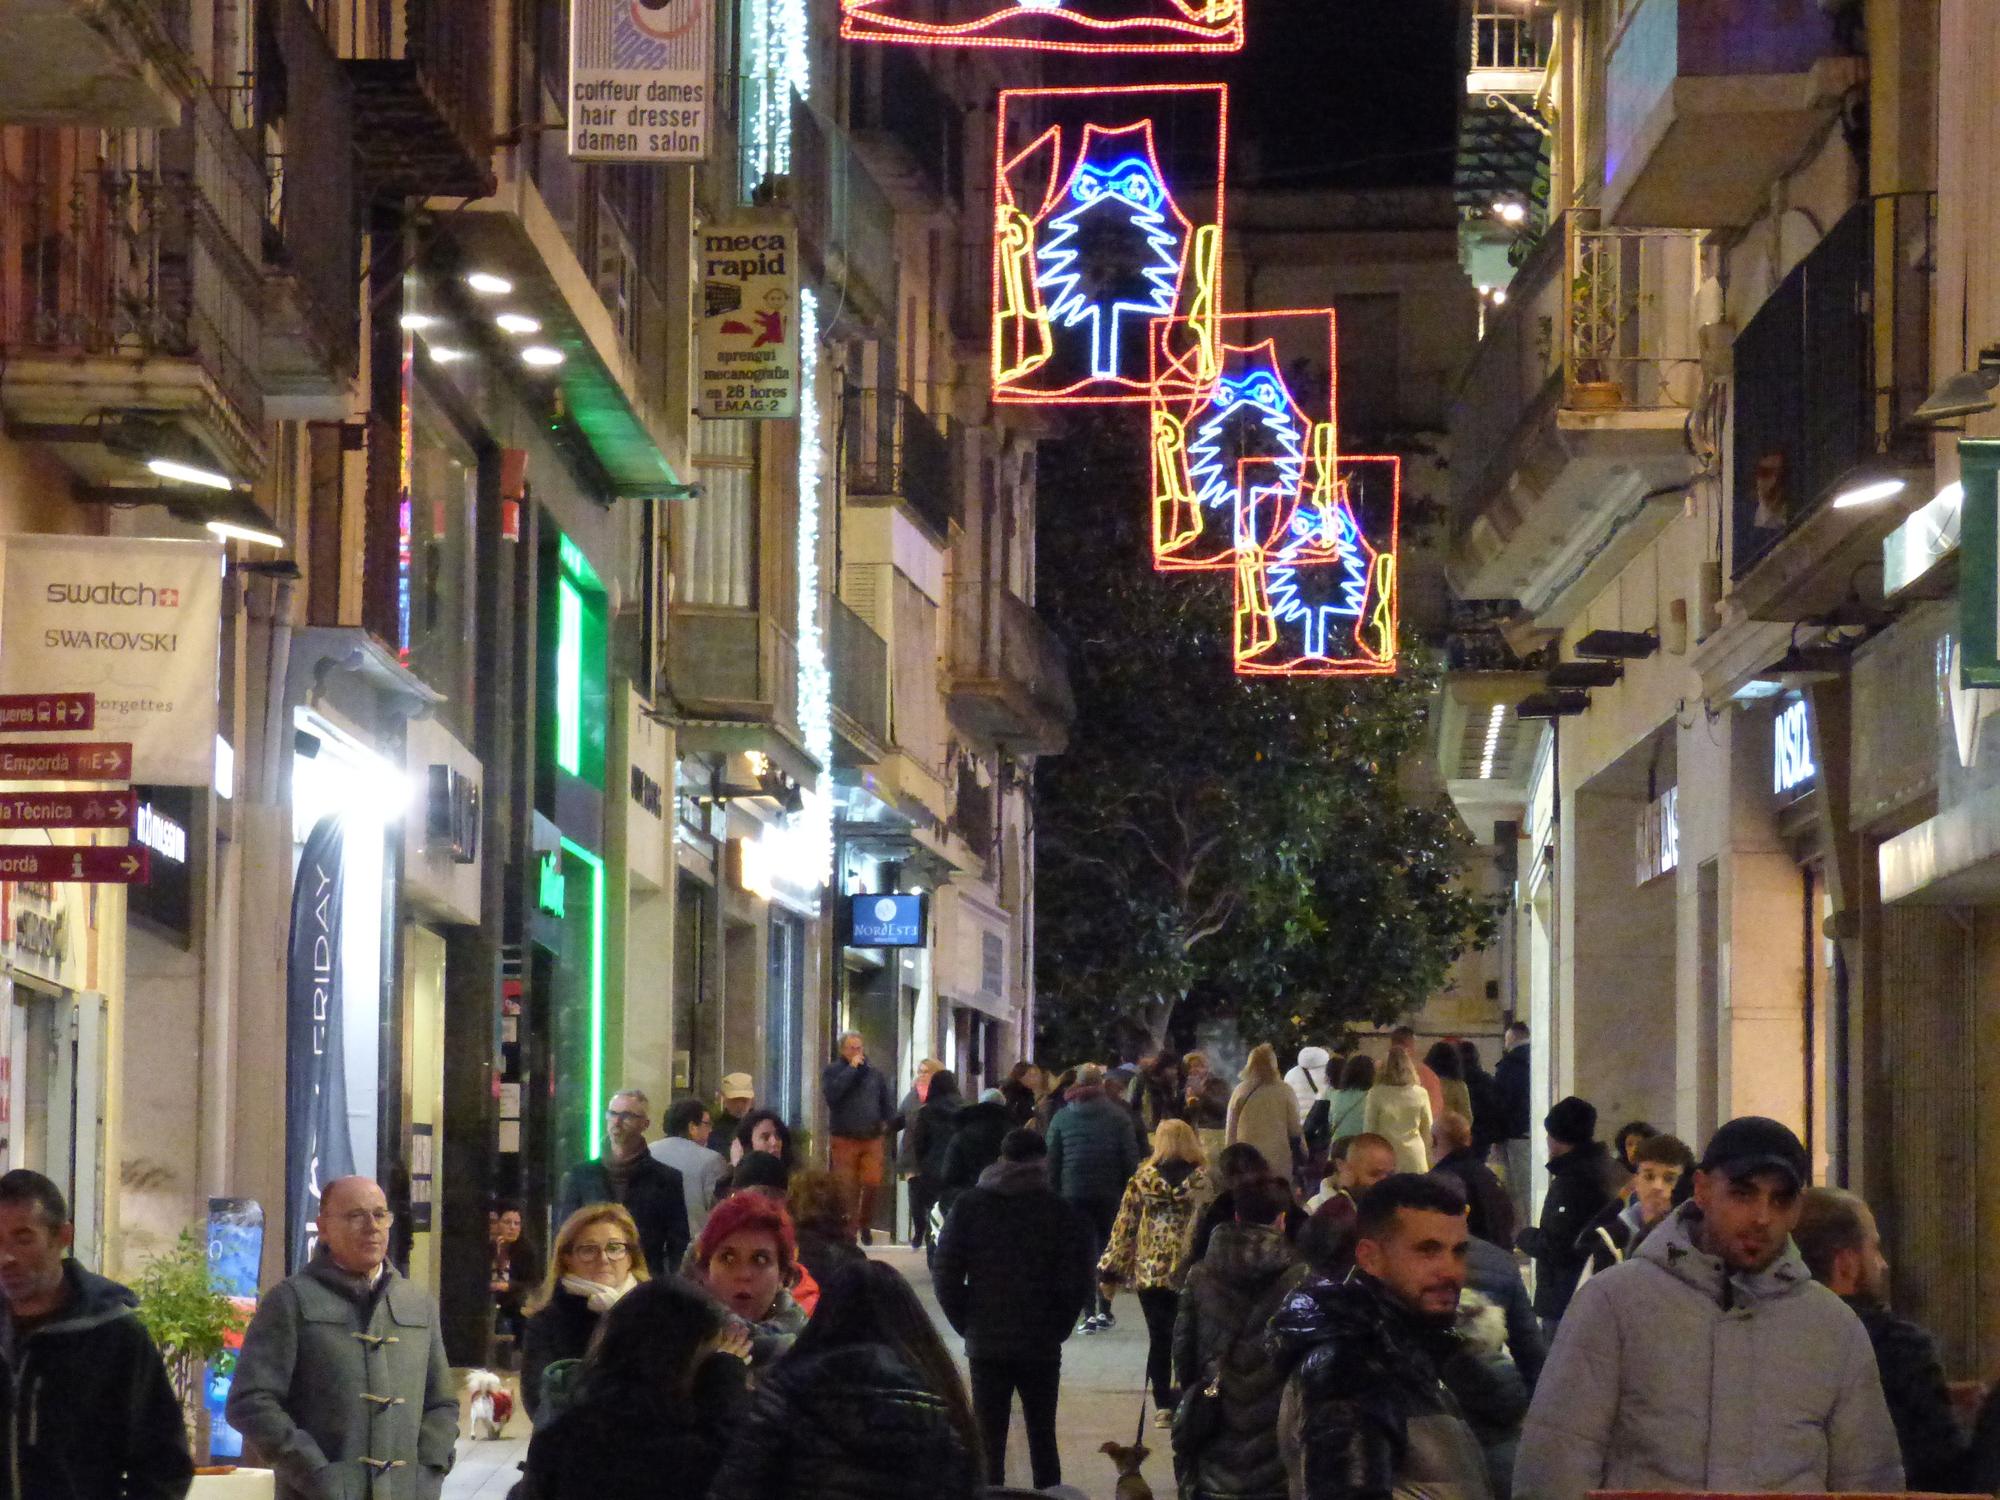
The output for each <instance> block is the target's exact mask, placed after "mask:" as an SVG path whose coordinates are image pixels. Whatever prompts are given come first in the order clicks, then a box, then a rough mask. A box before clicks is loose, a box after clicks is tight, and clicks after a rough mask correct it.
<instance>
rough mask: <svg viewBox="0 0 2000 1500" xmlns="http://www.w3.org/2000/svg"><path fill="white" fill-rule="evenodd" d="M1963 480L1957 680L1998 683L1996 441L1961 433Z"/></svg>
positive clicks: (1999, 459) (1999, 492)
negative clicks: (1968, 436)
mask: <svg viewBox="0 0 2000 1500" xmlns="http://www.w3.org/2000/svg"><path fill="white" fill-rule="evenodd" d="M1958 472H1959V479H1960V481H1961V482H1962V483H1963V484H1964V486H1965V498H1964V509H1963V510H1962V511H1961V512H1960V513H1959V523H1958V555H1959V568H1958V609H1959V619H1958V628H1959V639H1960V642H1961V645H1962V650H1961V652H1960V655H1959V663H1958V680H1959V685H1960V686H1961V687H1969V688H1991V687H2000V441H1995V440H1993V439H1990V438H1960V439H1959V441H1958Z"/></svg>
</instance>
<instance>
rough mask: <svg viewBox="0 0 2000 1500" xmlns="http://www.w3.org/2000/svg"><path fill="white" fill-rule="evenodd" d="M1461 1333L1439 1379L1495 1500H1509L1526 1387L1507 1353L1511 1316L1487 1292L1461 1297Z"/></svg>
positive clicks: (1469, 1292) (1469, 1291) (1466, 1292)
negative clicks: (1481, 1456) (1480, 1454)
mask: <svg viewBox="0 0 2000 1500" xmlns="http://www.w3.org/2000/svg"><path fill="white" fill-rule="evenodd" d="M1457 1328H1458V1336H1459V1342H1460V1344H1461V1345H1462V1350H1461V1352H1460V1353H1459V1354H1458V1355H1457V1356H1455V1357H1454V1358H1452V1359H1450V1360H1448V1361H1446V1363H1445V1364H1444V1365H1443V1367H1442V1368H1441V1369H1440V1370H1439V1372H1438V1373H1439V1375H1440V1376H1441V1377H1442V1378H1443V1380H1444V1383H1445V1385H1446V1386H1447V1387H1449V1388H1450V1390H1451V1393H1452V1395H1454V1396H1456V1397H1457V1398H1458V1409H1459V1410H1460V1411H1462V1412H1463V1413H1465V1420H1466V1422H1467V1423H1468V1424H1469V1425H1470V1426H1471V1428H1472V1432H1473V1436H1475V1437H1477V1438H1478V1439H1479V1446H1480V1447H1481V1448H1482V1449H1483V1450H1485V1453H1486V1479H1487V1483H1488V1484H1490V1485H1491V1486H1492V1487H1493V1493H1494V1495H1495V1496H1496V1497H1497V1500H1508V1497H1509V1495H1510V1494H1511V1492H1512V1490H1513V1484H1514V1456H1515V1453H1516V1452H1517V1450H1518V1449H1519V1448H1520V1444H1521V1418H1522V1417H1523V1416H1524V1415H1526V1414H1527V1410H1528V1384H1527V1381H1526V1379H1525V1378H1524V1377H1523V1376H1522V1374H1521V1370H1520V1368H1519V1366H1517V1365H1516V1364H1515V1363H1514V1358H1513V1355H1512V1354H1511V1353H1510V1352H1509V1350H1508V1346H1507V1315H1506V1314H1505V1312H1503V1311H1502V1310H1501V1308H1500V1307H1499V1306H1498V1305H1497V1304H1496V1303H1494V1302H1493V1301H1492V1299H1490V1298H1489V1297H1487V1295H1486V1294H1485V1293H1484V1292H1480V1291H1475V1290H1474V1289H1473V1288H1471V1287H1467V1288H1466V1289H1465V1290H1464V1291H1463V1292H1462V1293H1460V1294H1459V1299H1458V1324H1457Z"/></svg>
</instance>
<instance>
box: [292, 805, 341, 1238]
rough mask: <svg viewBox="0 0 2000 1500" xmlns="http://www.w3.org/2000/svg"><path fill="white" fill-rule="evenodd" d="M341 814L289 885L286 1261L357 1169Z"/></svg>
mask: <svg viewBox="0 0 2000 1500" xmlns="http://www.w3.org/2000/svg"><path fill="white" fill-rule="evenodd" d="M344 849H345V845H344V843H343V842H342V838H341V829H340V820H339V818H338V817H337V816H335V815H333V814H328V815H327V816H326V817H324V818H321V819H320V820H319V822H318V823H317V824H315V825H314V826H313V831H312V833H311V835H310V836H309V837H308V838H307V839H306V848H305V854H304V856H303V857H302V858H301V859H300V860H299V873H298V877H297V880H296V882H295V883H294V885H293V886H292V926H291V938H290V947H289V956H288V962H287V969H286V984H285V1236H286V1240H285V1243H286V1269H287V1270H288V1271H296V1270H298V1269H299V1267H301V1266H303V1265H304V1264H305V1263H306V1261H307V1260H309V1259H310V1258H311V1256H312V1252H313V1248H314V1246H315V1245H316V1244H317V1243H318V1239H319V1231H318V1230H317V1228H315V1225H314V1221H315V1220H316V1219H318V1217H319V1199H320V1193H321V1191H322V1189H324V1187H325V1186H326V1184H328V1183H330V1182H333V1181H334V1180H336V1179H337V1178H341V1177H345V1176H348V1175H349V1174H350V1173H352V1172H353V1171H354V1150H353V1147H352V1144H351V1142H350V1141H349V1138H348V1133H347V1054H346V1049H345V1048H344V1046H343V1045H342V1043H341V1031H340V1006H341V993H340V881H341V873H342V855H343V851H344Z"/></svg>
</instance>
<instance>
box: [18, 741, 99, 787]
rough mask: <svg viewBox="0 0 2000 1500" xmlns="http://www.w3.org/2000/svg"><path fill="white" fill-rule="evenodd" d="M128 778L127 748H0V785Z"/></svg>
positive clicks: (56, 745)
mask: <svg viewBox="0 0 2000 1500" xmlns="http://www.w3.org/2000/svg"><path fill="white" fill-rule="evenodd" d="M131 774H132V747H131V746H130V745H129V744H124V745H90V744H75V743H68V742H65V743H55V742H51V741H43V742H41V743H38V744H30V745H0V781H123V780H125V778H126V777H128V776H130V775H131Z"/></svg>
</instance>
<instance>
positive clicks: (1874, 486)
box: [1833, 479, 1910, 510]
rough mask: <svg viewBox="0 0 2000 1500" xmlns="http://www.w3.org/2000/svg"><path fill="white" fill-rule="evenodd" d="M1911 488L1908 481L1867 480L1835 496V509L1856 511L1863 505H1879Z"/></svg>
mask: <svg viewBox="0 0 2000 1500" xmlns="http://www.w3.org/2000/svg"><path fill="white" fill-rule="evenodd" d="M1909 487H1910V481H1909V480H1907V479H1866V480H1863V481H1862V482H1861V483H1859V484H1856V485H1852V486H1850V487H1849V488H1847V489H1844V490H1842V491H1841V492H1840V493H1839V494H1837V495H1835V496H1834V497H1833V508H1834V509H1835V510H1855V509H1858V508H1859V507H1861V506H1863V505H1878V504H1880V503H1881V502H1882V501H1884V500H1893V499H1895V498H1896V496H1898V495H1900V494H1902V493H1903V491H1904V490H1906V489H1908V488H1909Z"/></svg>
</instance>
